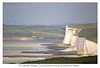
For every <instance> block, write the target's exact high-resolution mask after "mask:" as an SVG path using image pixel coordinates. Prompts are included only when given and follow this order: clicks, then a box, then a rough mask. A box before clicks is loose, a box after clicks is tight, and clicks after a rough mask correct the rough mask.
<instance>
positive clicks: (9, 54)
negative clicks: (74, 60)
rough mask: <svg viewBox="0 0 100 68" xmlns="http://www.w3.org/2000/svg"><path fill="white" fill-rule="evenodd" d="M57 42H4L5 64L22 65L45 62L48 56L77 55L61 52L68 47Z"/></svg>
mask: <svg viewBox="0 0 100 68" xmlns="http://www.w3.org/2000/svg"><path fill="white" fill-rule="evenodd" d="M59 43H61V41H57V40H33V41H4V42H3V63H4V64H7V63H17V64H18V63H21V62H25V61H37V60H44V59H45V57H46V56H53V55H56V56H57V55H76V53H75V52H61V51H60V50H65V49H66V47H60V46H57V45H53V44H59Z"/></svg>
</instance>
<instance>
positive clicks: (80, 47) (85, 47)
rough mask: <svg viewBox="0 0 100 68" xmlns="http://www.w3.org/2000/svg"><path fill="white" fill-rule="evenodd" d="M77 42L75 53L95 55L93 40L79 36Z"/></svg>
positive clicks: (95, 46) (95, 45) (95, 49)
mask: <svg viewBox="0 0 100 68" xmlns="http://www.w3.org/2000/svg"><path fill="white" fill-rule="evenodd" d="M77 43H78V44H77V54H80V55H84V56H93V55H97V44H96V43H95V42H92V41H89V40H86V39H85V38H79V39H78V42H77Z"/></svg>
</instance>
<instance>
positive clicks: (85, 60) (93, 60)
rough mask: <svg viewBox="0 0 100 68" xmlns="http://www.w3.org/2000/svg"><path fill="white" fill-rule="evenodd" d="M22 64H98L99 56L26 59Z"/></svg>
mask: <svg viewBox="0 0 100 68" xmlns="http://www.w3.org/2000/svg"><path fill="white" fill-rule="evenodd" d="M21 64H97V56H88V57H78V58H75V57H74V58H68V57H58V58H51V59H46V60H39V61H26V62H22V63H21Z"/></svg>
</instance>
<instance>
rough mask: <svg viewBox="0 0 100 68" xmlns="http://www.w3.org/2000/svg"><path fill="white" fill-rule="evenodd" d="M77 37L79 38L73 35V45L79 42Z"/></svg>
mask: <svg viewBox="0 0 100 68" xmlns="http://www.w3.org/2000/svg"><path fill="white" fill-rule="evenodd" d="M77 38H78V36H72V40H71V46H74V45H76V44H77Z"/></svg>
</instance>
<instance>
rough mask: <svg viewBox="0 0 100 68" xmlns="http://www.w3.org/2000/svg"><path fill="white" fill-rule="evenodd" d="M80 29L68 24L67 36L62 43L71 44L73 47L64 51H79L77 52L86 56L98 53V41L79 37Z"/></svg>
mask: <svg viewBox="0 0 100 68" xmlns="http://www.w3.org/2000/svg"><path fill="white" fill-rule="evenodd" d="M79 32H80V29H76V28H69V27H68V26H66V33H65V38H64V40H63V42H62V43H64V44H66V45H67V44H70V45H71V47H69V48H66V49H65V50H62V51H77V54H80V55H84V56H93V55H97V43H95V42H92V41H89V40H87V39H86V38H80V37H78V33H79Z"/></svg>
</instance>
